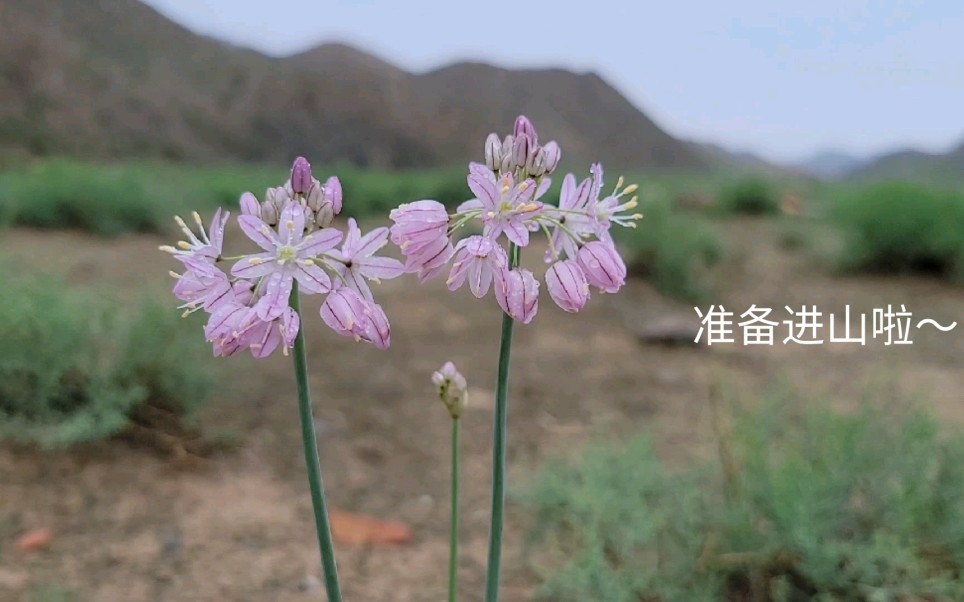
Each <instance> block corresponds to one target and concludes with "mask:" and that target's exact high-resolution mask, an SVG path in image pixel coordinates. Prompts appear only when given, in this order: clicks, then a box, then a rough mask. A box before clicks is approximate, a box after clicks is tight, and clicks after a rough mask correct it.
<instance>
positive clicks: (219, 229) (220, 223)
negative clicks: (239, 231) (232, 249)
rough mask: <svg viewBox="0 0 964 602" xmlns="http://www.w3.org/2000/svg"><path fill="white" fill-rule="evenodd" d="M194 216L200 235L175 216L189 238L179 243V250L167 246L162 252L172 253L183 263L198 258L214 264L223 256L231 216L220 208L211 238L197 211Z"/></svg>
mask: <svg viewBox="0 0 964 602" xmlns="http://www.w3.org/2000/svg"><path fill="white" fill-rule="evenodd" d="M192 216H193V217H194V223H195V224H197V228H198V232H199V234H200V235H199V236H198V235H196V234H194V232H192V231H191V229H190V228H188V227H187V224H186V223H185V222H184V220H183V219H181V217H180V216H174V221H175V222H176V223H177V225H178V226H179V227H180V228H181V232H184V234H185V235H186V236H187V240H181V241H178V243H177V248H174V247H171V246H168V245H165V246H162V247H161V250H162V251H166V252H168V253H171V254H172V255H174V258H175V259H177V260H179V261H181V262H183V261H185V260H186V259H188V258H192V257H197V258H202V259H204V260H205V261H209V262H211V263H214V261H215V260H217V258H218V257H220V256H221V247H222V245H223V244H224V226H225V224H227V222H228V218H229V217H230V216H231V214H230V213H228V212H227V211H223V212H222V211H221V209H220V208H218V210H217V211H215V212H214V217H213V218H211V226H210V228H209V230H210V232H211V234H210V236H209V235H208V233H207V232H205V231H204V222H202V221H201V216H200V215H198V213H197V211H195V212H194V213H193V214H192Z"/></svg>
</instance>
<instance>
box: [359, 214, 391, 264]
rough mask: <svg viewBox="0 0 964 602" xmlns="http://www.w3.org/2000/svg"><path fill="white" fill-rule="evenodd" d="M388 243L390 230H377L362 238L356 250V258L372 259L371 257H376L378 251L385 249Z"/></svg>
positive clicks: (383, 228) (382, 228)
mask: <svg viewBox="0 0 964 602" xmlns="http://www.w3.org/2000/svg"><path fill="white" fill-rule="evenodd" d="M351 221H354V220H351ZM387 243H388V228H385V227H384V226H383V227H381V228H375V229H374V230H372V231H371V232H369V233H368V234H366V235H365V236H362V237H361V239H360V240H359V241H358V246H357V247H356V248H355V256H356V257H370V256H371V255H374V254H375V252H376V251H378V250H379V249H381V248H382V247H384V246H385V245H386V244H387Z"/></svg>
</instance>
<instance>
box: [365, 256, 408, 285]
mask: <svg viewBox="0 0 964 602" xmlns="http://www.w3.org/2000/svg"><path fill="white" fill-rule="evenodd" d="M356 265H358V266H359V267H360V269H359V272H361V273H362V275H364V276H365V277H366V278H371V279H376V280H391V279H392V278H397V277H399V276H401V275H402V274H404V273H405V266H404V264H402V262H401V261H399V260H397V259H393V258H391V257H366V258H364V259H360V260H357V264H356Z"/></svg>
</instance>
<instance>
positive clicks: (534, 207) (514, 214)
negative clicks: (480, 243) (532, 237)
mask: <svg viewBox="0 0 964 602" xmlns="http://www.w3.org/2000/svg"><path fill="white" fill-rule="evenodd" d="M550 183H551V182H549V180H547V179H546V180H543V182H542V183H540V184H538V185H537V184H536V183H535V181H534V180H523V181H522V182H519V183H518V184H516V183H515V179H514V178H513V177H512V174H505V175H504V176H502V177H501V178H500V179H499V180H498V181H494V180H492V179H491V178H489V177H486V176H483V175H481V174H478V173H470V174H469V177H468V184H469V188H470V189H471V190H472V192H473V193H474V194H475V195H476V197H477V198H478V200H479V202H480V203H481V208H482V222H483V224H485V229H484V230H483V233H484V235H485V236H486V237H489V238H492V239H493V240H494V239H496V238H498V237H499V235H500V234H502V233H503V232H505V235H506V237H507V238H508V239H509V240H510V241H512V242H514V243H515V244H517V245H519V246H520V247H525V246H527V245H528V244H529V226H530V225H535V222H534V221H533V220H534V218H535V217H536V216H537V215H538V214H539V213H540V212H541V211H542V203H540V202H538V201H537V199H538V198H539V197H540V196H542V195H543V194H545V192H546V190H548V188H549V184H550Z"/></svg>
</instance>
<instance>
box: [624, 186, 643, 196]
mask: <svg viewBox="0 0 964 602" xmlns="http://www.w3.org/2000/svg"><path fill="white" fill-rule="evenodd" d="M637 190H639V184H630V185H629V186H627V187H626V190H624V191H623V194H632V193H634V192H636V191H637Z"/></svg>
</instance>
